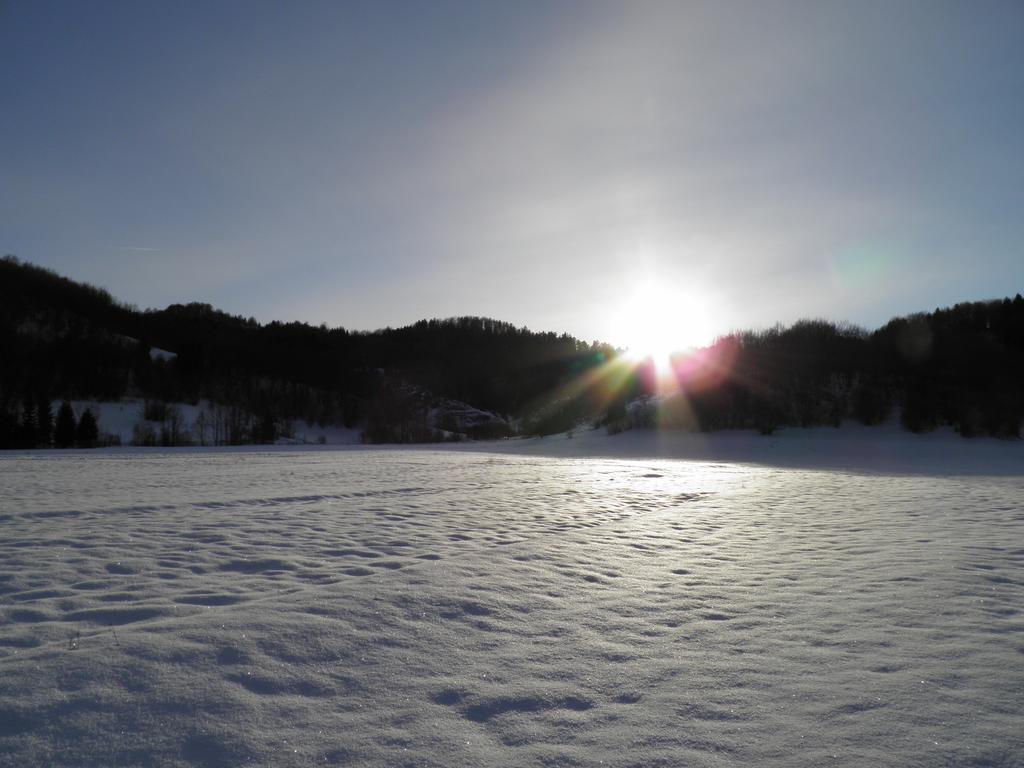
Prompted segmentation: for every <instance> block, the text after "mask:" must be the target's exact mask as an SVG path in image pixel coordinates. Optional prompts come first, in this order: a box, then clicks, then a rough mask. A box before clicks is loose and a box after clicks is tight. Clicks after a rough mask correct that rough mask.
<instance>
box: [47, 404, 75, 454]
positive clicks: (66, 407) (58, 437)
mask: <svg viewBox="0 0 1024 768" xmlns="http://www.w3.org/2000/svg"><path fill="white" fill-rule="evenodd" d="M76 431H77V424H76V423H75V412H74V411H73V410H71V403H69V402H68V401H67V400H65V401H64V402H63V403H61V404H60V408H59V409H58V410H57V424H56V425H55V426H54V429H53V444H54V445H55V446H56V447H57V448H70V447H71V446H72V445H74V444H75V432H76Z"/></svg>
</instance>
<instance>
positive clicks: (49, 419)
mask: <svg viewBox="0 0 1024 768" xmlns="http://www.w3.org/2000/svg"><path fill="white" fill-rule="evenodd" d="M52 441H53V410H52V409H51V407H50V399H49V398H48V397H40V398H39V399H38V400H37V401H36V444H37V445H38V446H39V447H40V448H49V447H50V444H51V442H52Z"/></svg>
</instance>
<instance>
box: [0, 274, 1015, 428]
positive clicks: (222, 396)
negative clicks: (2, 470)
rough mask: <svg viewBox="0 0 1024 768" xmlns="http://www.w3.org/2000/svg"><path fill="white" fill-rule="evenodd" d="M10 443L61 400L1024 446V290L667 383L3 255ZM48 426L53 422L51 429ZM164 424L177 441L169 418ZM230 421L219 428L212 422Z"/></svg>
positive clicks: (680, 366)
mask: <svg viewBox="0 0 1024 768" xmlns="http://www.w3.org/2000/svg"><path fill="white" fill-rule="evenodd" d="M0 360H2V363H3V364H2V365H0V448H3V447H15V446H19V447H32V446H34V445H48V444H50V441H51V440H52V419H53V414H52V406H51V403H52V401H53V400H55V399H76V400H80V401H81V400H88V399H101V400H108V401H110V400H115V401H116V400H123V399H125V398H129V397H132V398H138V399H141V400H145V401H146V410H147V413H149V414H150V415H152V416H153V417H154V418H159V417H160V416H161V415H162V416H163V419H164V421H166V419H167V418H168V417H167V415H166V414H167V413H168V412H169V413H170V414H171V418H173V414H174V409H173V408H172V409H170V411H168V410H167V409H166V408H165V407H164V406H163V404H165V403H188V404H193V405H194V404H196V403H199V402H200V401H204V402H208V403H212V404H215V405H216V406H217V414H218V415H217V418H218V419H220V420H222V421H223V423H222V424H221V425H220V426H219V428H218V430H217V431H216V432H215V434H216V435H217V436H218V437H217V439H216V442H218V443H219V442H226V443H239V442H266V441H272V440H274V439H275V438H276V437H277V436H278V435H280V434H282V432H285V433H286V432H287V424H288V422H289V421H290V420H303V421H305V422H307V423H309V424H314V423H315V424H320V425H334V426H338V427H347V428H358V429H360V430H361V431H362V434H363V436H364V439H366V440H369V441H373V442H422V441H430V440H438V439H442V438H448V439H459V438H463V437H478V438H479V437H499V436H504V435H509V434H513V433H516V432H518V433H520V434H552V433H556V432H564V431H567V430H571V429H572V428H573V427H574V426H576V425H578V424H580V423H582V422H585V421H589V422H591V423H598V424H605V425H607V426H608V429H609V431H620V430H622V429H627V428H630V427H659V428H685V429H697V430H718V429H757V430H759V431H761V432H762V433H765V434H768V433H771V432H773V431H774V430H776V429H778V428H780V427H786V426H799V427H810V426H818V425H838V424H839V423H840V422H841V421H842V420H843V419H850V418H852V419H856V420H857V421H860V422H861V423H864V424H874V423H879V422H881V421H883V420H884V419H885V418H886V417H887V416H889V415H890V414H891V413H893V412H894V410H898V412H899V413H900V415H901V419H902V422H903V424H904V426H905V427H906V428H907V429H910V430H912V431H928V430H930V429H933V428H935V427H937V426H940V425H949V426H952V427H954V428H955V429H956V430H957V431H958V432H960V434H962V435H964V436H967V437H970V436H974V435H994V436H998V437H1004V438H1014V437H1019V435H1020V429H1021V422H1022V419H1024V299H1022V297H1021V296H1020V294H1017V295H1016V296H1015V297H1014V298H1012V299H1010V298H1006V299H1001V300H994V301H984V302H967V303H962V304H957V305H955V306H954V307H951V308H947V309H938V308H937V309H935V310H934V311H933V312H928V313H916V314H911V315H907V316H904V317H897V318H894V319H893V320H891V321H890V322H888V323H887V324H886V325H884V326H883V327H881V328H879V329H877V330H875V331H873V332H869V331H866V330H864V329H861V328H858V327H855V326H851V325H848V324H837V323H834V322H831V321H828V320H802V321H800V322H797V323H795V324H794V325H792V326H789V327H782V326H776V327H775V328H771V329H768V330H763V331H745V332H741V333H734V334H730V335H728V336H725V337H722V338H720V339H718V340H717V341H716V342H715V343H714V344H713V345H711V346H710V347H708V348H706V349H704V350H700V351H699V352H697V353H696V354H691V355H687V356H680V357H677V358H675V359H674V360H673V361H672V364H671V370H670V373H668V374H667V375H666V374H665V372H664V371H661V372H659V371H658V370H656V366H655V364H654V363H653V362H652V361H646V362H641V363H639V364H630V363H628V362H626V359H625V358H624V357H623V356H622V355H620V354H619V352H618V351H617V350H615V349H613V348H612V347H610V346H609V345H606V344H599V343H597V342H593V343H586V342H583V341H580V340H579V339H576V338H573V337H572V336H569V335H567V334H557V333H538V332H533V331H530V330H528V329H526V328H518V327H516V326H514V325H512V324H510V323H506V322H502V321H499V320H493V319H490V318H483V317H457V318H448V319H433V320H422V321H420V322H418V323H415V324H413V325H410V326H406V327H403V328H385V329H382V330H377V331H372V332H365V331H351V330H347V329H344V328H328V327H326V326H323V325H321V326H312V325H308V324H305V323H300V322H289V323H283V322H271V323H266V324H261V323H259V322H257V321H256V320H255V319H253V318H251V317H250V318H244V317H240V316H235V315H229V314H227V313H225V312H222V311H220V310H217V309H215V308H214V307H212V306H210V305H209V304H199V303H190V304H173V305H171V306H169V307H167V308H166V309H162V310H154V309H147V310H140V309H138V308H137V307H134V306H132V305H130V304H125V303H123V302H120V301H118V300H116V299H115V298H113V297H112V296H111V295H110V294H109V293H107V292H106V291H105V290H103V289H101V288H96V287H94V286H90V285H87V284H83V283H78V282H75V281H72V280H69V279H68V278H65V277H62V276H60V275H57V274H56V273H54V272H52V271H50V270H47V269H43V268H41V267H38V266H34V265H31V264H27V263H23V262H20V261H19V260H17V259H16V258H14V257H10V256H9V257H5V258H3V259H0ZM47 424H50V427H47ZM163 426H164V427H165V429H164V431H163V433H164V434H168V435H176V436H177V437H175V438H174V440H172V442H176V441H177V440H179V439H180V440H181V441H187V440H189V439H192V438H193V437H194V436H190V435H188V434H184V433H182V434H179V432H178V431H175V429H173V427H174V425H173V424H172V425H170V431H168V425H167V424H164V425H163ZM220 427H222V428H220Z"/></svg>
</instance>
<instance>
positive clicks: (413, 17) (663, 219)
mask: <svg viewBox="0 0 1024 768" xmlns="http://www.w3.org/2000/svg"><path fill="white" fill-rule="evenodd" d="M0 45H3V48H4V50H5V53H6V61H7V63H8V66H6V67H4V68H3V69H2V70H0V99H2V103H4V104H5V105H6V106H7V114H8V115H9V118H8V119H7V120H5V121H3V122H2V123H0V167H3V168H4V184H3V185H0V222H2V224H3V227H2V229H0V231H2V232H3V235H4V237H3V239H2V240H0V253H11V254H14V255H16V256H17V257H19V258H20V259H22V260H25V261H28V262H32V263H35V264H40V265H42V266H46V267H49V268H52V269H54V270H56V271H58V272H60V273H61V274H65V275H68V276H69V277H72V278H74V279H78V280H83V281H86V282H89V283H92V284H95V285H100V286H103V287H105V288H106V289H108V290H109V291H110V292H111V293H112V294H113V295H114V296H116V297H117V298H119V299H122V300H124V301H128V302H132V303H136V304H138V305H140V306H152V307H163V306H166V305H168V304H170V303H174V302H185V301H201V302H208V303H210V304H212V305H214V306H216V307H218V308H221V309H224V310H225V311H228V312H232V313H235V314H242V315H245V316H249V315H252V316H255V317H256V318H258V319H259V320H261V321H264V322H265V321H270V320H286V321H287V320H301V321H305V322H309V323H314V324H316V323H321V322H325V323H327V324H328V325H331V326H344V327H346V328H350V329H355V330H372V329H374V328H381V327H385V326H392V327H397V326H402V325H406V324H409V323H411V322H415V321H416V320H419V319H423V318H431V317H449V316H457V315H482V316H489V317H495V318H498V319H501V320H506V321H508V322H511V323H514V324H515V325H517V326H521V325H526V326H528V327H530V328H532V329H535V330H552V331H559V332H563V331H564V332H568V333H571V334H573V335H574V336H577V337H579V338H581V339H584V340H587V341H590V340H600V341H606V342H609V343H612V344H615V345H616V346H622V347H633V348H634V349H635V350H636V351H637V352H654V353H663V352H665V351H667V349H669V348H675V347H688V346H697V345H701V344H705V343H707V342H709V341H711V339H712V338H714V337H715V336H718V335H722V334H725V333H728V332H730V331H733V330H737V329H742V328H764V327H769V326H772V325H774V324H776V323H778V322H781V323H791V322H793V321H795V320H797V319H799V318H803V317H826V318H829V319H832V320H836V321H850V322H854V323H857V324H860V325H864V326H866V327H869V328H873V327H877V326H878V325H881V324H882V323H884V322H885V321H886V320H888V319H889V318H890V317H892V316H894V315H900V314H906V313H910V312H914V311H918V310H931V309H934V308H935V307H936V306H947V305H951V304H954V303H956V302H960V301H969V300H980V299H988V298H999V297H1002V296H1006V295H1011V296H1012V295H1013V294H1015V293H1017V292H1018V291H1021V290H1024V258H1022V255H1024V254H1022V251H1024V247H1022V246H1024V221H1022V219H1021V217H1020V216H1019V211H1020V210H1022V209H1024V139H1022V137H1024V101H1022V100H1021V99H1020V94H1021V93H1024V8H1022V7H1021V6H1020V5H1019V4H1016V3H1011V2H1006V3H998V2H993V3H988V4H985V5H984V6H967V5H963V4H955V3H938V2H927V3H924V2H921V3H917V2H907V3H903V4H900V5H899V6H897V7H891V6H889V5H887V4H883V3H867V4H864V3H849V4H829V5H821V4H814V3H789V2H779V3H772V4H760V3H736V4H729V5H722V4H718V3H697V4H687V5H685V6H683V5H681V4H675V3H654V2H636V3H602V2H593V3H586V4H581V3H571V2H565V3H562V2H552V3H548V4H545V5H543V6H542V5H536V6H531V7H530V9H529V10H528V11H526V12H524V11H523V10H522V8H521V7H520V6H518V5H516V4H511V3H509V4H488V5H486V6H481V5H479V4H474V3H450V2H445V3H435V4H431V5H429V6H425V5H414V4H403V3H365V4H345V5H341V4H334V3H313V2H311V3H308V4H304V5H302V6H301V8H299V9H296V8H295V7H290V8H289V7H286V6H280V5H276V4H272V3H248V4H246V5H244V7H243V6H239V5H235V4H232V3H227V2H224V3H215V4H198V3H196V4H179V5H174V6H153V5H148V6H143V5H137V4H129V3H102V2H101V3H91V4H89V5H88V6H79V5H74V4H62V3H46V2H38V3H27V2H25V3H20V2H19V3H10V4H6V5H5V6H4V7H3V9H2V10H0Z"/></svg>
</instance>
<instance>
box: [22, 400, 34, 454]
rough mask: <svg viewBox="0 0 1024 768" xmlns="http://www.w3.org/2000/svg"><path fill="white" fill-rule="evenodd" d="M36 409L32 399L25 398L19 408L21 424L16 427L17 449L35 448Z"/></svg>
mask: <svg viewBox="0 0 1024 768" xmlns="http://www.w3.org/2000/svg"><path fill="white" fill-rule="evenodd" d="M37 426H38V425H37V424H36V407H35V404H34V403H33V402H32V398H30V397H26V398H25V402H24V403H22V406H21V424H20V425H19V427H18V447H19V448H35V447H36V438H37V432H38V429H37Z"/></svg>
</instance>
